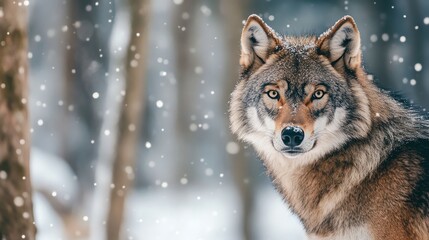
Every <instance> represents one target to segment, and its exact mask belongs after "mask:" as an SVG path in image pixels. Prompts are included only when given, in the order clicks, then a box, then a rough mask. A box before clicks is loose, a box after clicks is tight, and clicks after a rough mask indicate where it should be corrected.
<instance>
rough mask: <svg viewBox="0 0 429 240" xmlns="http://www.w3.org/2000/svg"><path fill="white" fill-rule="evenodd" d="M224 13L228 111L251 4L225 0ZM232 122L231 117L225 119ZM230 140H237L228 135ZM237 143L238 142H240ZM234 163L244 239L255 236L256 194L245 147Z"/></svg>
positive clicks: (222, 6)
mask: <svg viewBox="0 0 429 240" xmlns="http://www.w3.org/2000/svg"><path fill="white" fill-rule="evenodd" d="M220 4H221V6H220V7H221V15H222V19H223V21H224V24H223V25H224V26H225V27H224V34H223V36H224V37H225V38H226V39H225V40H226V41H225V42H226V52H227V54H226V55H225V60H224V62H225V64H224V66H226V71H225V87H224V88H223V89H224V90H223V93H224V96H223V98H222V99H225V103H224V106H225V108H226V109H225V112H228V109H227V108H228V101H229V99H230V98H231V96H230V94H231V92H232V91H233V90H234V86H235V84H236V83H237V82H238V78H239V58H240V36H241V31H242V29H243V24H242V21H243V20H245V19H246V17H247V16H245V10H246V9H247V7H248V5H249V1H248V0H236V1H228V0H222V1H221V2H220ZM225 121H226V122H227V123H229V119H226V120H225ZM229 139H234V138H233V137H232V136H231V135H229ZM237 144H238V143H237ZM230 156H231V164H232V169H233V174H234V180H235V185H236V187H237V188H238V190H239V194H240V199H241V204H240V205H241V206H242V209H241V211H242V215H241V231H242V234H243V237H244V239H245V240H250V239H252V238H253V236H252V232H251V229H252V227H251V225H252V218H251V214H252V208H253V195H252V186H251V184H252V183H251V182H250V181H249V179H250V178H249V172H250V166H249V159H248V158H247V157H246V156H245V154H244V148H243V146H241V147H240V151H239V152H238V153H237V154H234V155H230Z"/></svg>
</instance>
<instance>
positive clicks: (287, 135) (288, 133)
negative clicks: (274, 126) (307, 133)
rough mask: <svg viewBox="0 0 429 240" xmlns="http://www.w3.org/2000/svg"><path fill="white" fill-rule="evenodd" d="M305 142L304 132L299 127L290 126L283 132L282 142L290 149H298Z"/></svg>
mask: <svg viewBox="0 0 429 240" xmlns="http://www.w3.org/2000/svg"><path fill="white" fill-rule="evenodd" d="M302 140H304V131H303V130H302V128H300V127H297V126H288V127H285V128H284V129H283V130H282V141H283V143H284V144H285V145H286V146H287V147H290V148H293V147H296V146H298V145H299V144H301V143H302Z"/></svg>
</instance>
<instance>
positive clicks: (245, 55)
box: [240, 14, 281, 69]
mask: <svg viewBox="0 0 429 240" xmlns="http://www.w3.org/2000/svg"><path fill="white" fill-rule="evenodd" d="M280 43H281V39H280V38H279V37H278V36H277V35H276V33H275V32H274V30H273V29H271V28H270V27H269V26H268V25H267V24H265V22H264V21H263V20H262V19H261V18H260V17H259V16H258V15H255V14H252V15H250V16H249V18H247V21H246V24H245V25H244V28H243V31H242V33H241V57H240V65H241V66H242V67H243V68H245V69H249V68H250V67H252V68H254V69H256V68H259V67H260V66H262V65H263V64H264V63H265V61H266V60H267V59H268V57H269V55H270V54H271V53H272V52H273V51H274V49H276V47H277V46H279V45H280Z"/></svg>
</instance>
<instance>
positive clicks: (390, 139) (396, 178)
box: [229, 15, 429, 240]
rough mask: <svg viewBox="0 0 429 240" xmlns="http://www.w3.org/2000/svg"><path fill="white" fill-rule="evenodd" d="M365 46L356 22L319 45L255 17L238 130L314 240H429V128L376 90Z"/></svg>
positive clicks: (236, 96) (236, 103)
mask: <svg viewBox="0 0 429 240" xmlns="http://www.w3.org/2000/svg"><path fill="white" fill-rule="evenodd" d="M360 42H361V40H360V33H359V30H358V28H357V25H356V23H355V21H354V19H353V18H352V17H350V16H345V17H343V18H341V19H340V20H338V21H337V22H336V23H335V24H334V25H333V26H332V27H331V28H330V29H328V30H327V31H326V32H325V33H323V34H321V35H320V36H318V37H317V36H281V35H279V34H277V33H276V32H275V31H274V30H273V29H272V28H270V27H269V26H268V25H267V24H266V23H265V22H264V21H263V20H262V19H261V18H260V17H258V16H257V15H251V16H250V17H249V18H248V19H247V22H246V23H245V25H244V28H243V30H242V33H241V56H240V67H241V70H240V79H239V81H238V83H237V85H236V87H235V89H234V91H233V92H232V94H231V100H230V107H229V117H230V127H231V130H232V132H233V133H234V134H236V135H237V136H238V138H239V139H240V140H242V141H244V142H247V143H250V144H251V145H253V147H254V148H255V149H256V151H257V153H258V155H259V157H260V159H261V160H262V162H263V164H264V166H265V167H266V170H267V173H268V174H269V176H270V177H271V179H272V181H273V184H274V185H275V187H276V189H277V190H278V191H279V193H280V194H281V196H282V197H283V198H284V200H285V201H286V203H287V204H288V206H289V207H290V209H291V210H292V211H293V212H294V213H295V214H296V215H297V216H298V217H299V219H300V220H301V222H302V224H303V226H304V228H305V230H306V232H307V236H308V238H309V239H314V240H316V239H317V240H321V239H326V240H327V239H329V240H369V239H377V240H378V239H380V240H381V239H383V240H384V239H389V240H406V239H409V240H429V121H428V120H427V118H426V117H425V116H424V115H419V113H418V112H417V111H416V110H413V108H410V107H407V106H406V104H404V103H403V101H398V100H395V98H394V97H391V96H390V95H389V92H387V91H385V90H382V89H380V88H378V87H377V86H376V85H375V83H374V82H373V80H372V77H371V76H370V75H368V74H367V73H366V71H365V69H364V67H363V64H362V53H361V47H360V45H361V44H360Z"/></svg>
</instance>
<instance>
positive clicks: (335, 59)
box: [316, 16, 361, 73]
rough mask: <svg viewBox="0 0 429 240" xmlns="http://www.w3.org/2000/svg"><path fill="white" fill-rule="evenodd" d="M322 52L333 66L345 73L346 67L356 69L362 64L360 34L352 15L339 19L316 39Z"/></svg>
mask: <svg viewBox="0 0 429 240" xmlns="http://www.w3.org/2000/svg"><path fill="white" fill-rule="evenodd" d="M316 44H317V46H318V47H319V51H320V54H322V55H325V56H326V57H327V58H328V59H329V60H330V61H331V64H332V66H333V67H334V68H335V69H336V70H337V71H339V72H341V73H343V72H344V70H345V68H348V69H349V70H352V71H355V70H356V69H357V68H358V67H360V66H361V50H360V34H359V30H358V28H357V26H356V23H355V21H354V20H353V18H352V17H350V16H345V17H343V18H341V19H340V20H338V21H337V22H336V23H335V25H334V26H332V27H331V28H330V29H329V30H328V31H326V32H325V33H323V34H322V35H320V37H319V38H318V39H317V41H316Z"/></svg>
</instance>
